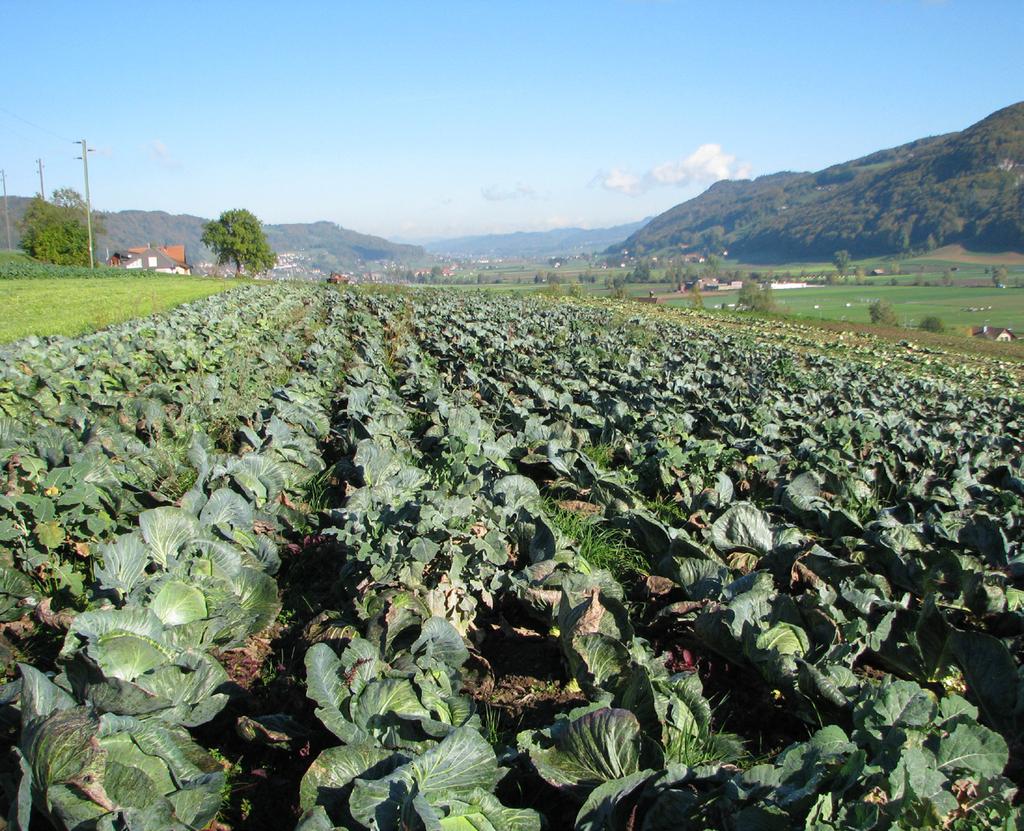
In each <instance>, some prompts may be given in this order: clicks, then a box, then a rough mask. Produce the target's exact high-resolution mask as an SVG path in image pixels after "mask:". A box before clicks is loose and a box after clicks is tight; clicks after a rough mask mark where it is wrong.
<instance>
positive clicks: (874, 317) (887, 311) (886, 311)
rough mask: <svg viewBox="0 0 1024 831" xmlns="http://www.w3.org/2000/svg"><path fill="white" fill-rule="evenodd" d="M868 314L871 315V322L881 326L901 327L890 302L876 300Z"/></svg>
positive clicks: (869, 308)
mask: <svg viewBox="0 0 1024 831" xmlns="http://www.w3.org/2000/svg"><path fill="white" fill-rule="evenodd" d="M868 314H869V315H871V322H872V323H877V324H878V325H879V326H899V325H900V323H899V320H897V318H896V310H895V309H893V307H892V303H890V302H889V301H888V300H875V301H874V302H873V303H872V304H871V305H870V306H868Z"/></svg>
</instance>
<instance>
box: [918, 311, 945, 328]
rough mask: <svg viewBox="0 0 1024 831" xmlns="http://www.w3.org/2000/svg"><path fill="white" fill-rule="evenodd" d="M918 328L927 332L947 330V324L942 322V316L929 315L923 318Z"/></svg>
mask: <svg viewBox="0 0 1024 831" xmlns="http://www.w3.org/2000/svg"><path fill="white" fill-rule="evenodd" d="M917 328H918V329H924V331H926V332H945V331H946V324H945V323H943V322H942V318H941V317H939V316H938V315H927V316H925V317H924V318H922V320H921V322H920V323H919V324H918V326H917Z"/></svg>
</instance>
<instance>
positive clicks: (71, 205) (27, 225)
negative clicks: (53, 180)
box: [21, 188, 103, 266]
mask: <svg viewBox="0 0 1024 831" xmlns="http://www.w3.org/2000/svg"><path fill="white" fill-rule="evenodd" d="M85 210H86V208H85V200H84V199H82V197H81V195H80V194H79V193H78V191H75V190H72V189H71V188H60V189H59V190H55V191H54V192H53V200H52V201H50V202H47V201H46V200H45V199H43V198H42V197H41V196H36V197H35V198H34V199H33V200H32V201H31V202H29V205H28V208H26V210H25V215H24V217H22V220H21V247H22V249H23V250H24V251H25V252H26V253H27V254H28V255H29V256H30V257H35V259H37V260H40V261H42V262H44V263H54V264H55V265H78V266H87V265H89V232H88V230H87V227H86V213H85ZM93 229H94V231H95V233H97V234H102V233H103V226H102V225H101V224H100V223H99V221H98V220H95V221H94V222H93Z"/></svg>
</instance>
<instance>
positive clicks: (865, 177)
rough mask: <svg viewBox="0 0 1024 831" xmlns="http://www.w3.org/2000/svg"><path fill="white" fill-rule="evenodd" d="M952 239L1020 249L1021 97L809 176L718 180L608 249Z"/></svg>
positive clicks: (888, 250) (794, 249)
mask: <svg viewBox="0 0 1024 831" xmlns="http://www.w3.org/2000/svg"><path fill="white" fill-rule="evenodd" d="M949 243H959V244H961V245H963V246H965V247H966V248H969V249H973V250H980V251H1008V250H1009V251H1024V102H1022V103H1018V104H1014V105H1013V106H1010V107H1006V108H1005V109H1002V110H999V111H998V112H996V113H993V114H992V115H990V116H989V117H988V118H985V119H984V120H982V121H980V122H978V123H977V124H975V125H973V126H971V127H968V128H967V129H966V130H963V131H962V132H958V133H949V134H947V135H943V136H936V137H933V138H925V139H920V140H919V141H914V142H911V143H909V144H904V145H902V146H900V147H895V148H893V149H891V150H882V151H880V152H877V153H873V154H871V155H870V156H865V157H864V158H862V159H856V160H854V161H851V162H845V163H843V164H838V165H834V166H832V167H829V168H826V169H825V170H821V171H819V172H817V173H788V172H787V173H775V174H772V175H769V176H761V177H759V178H757V179H754V180H743V181H721V182H717V183H716V184H714V185H712V186H711V187H710V188H708V189H707V190H706V191H705V192H704V193H702V194H701V195H700V196H697V197H695V198H694V199H690V200H689V201H687V202H683V203H682V204H680V205H676V206H675V207H674V208H671V209H670V210H668V211H666V212H665V213H663V214H661V215H660V216H657V217H655V218H654V219H652V220H651V221H650V222H649V223H648V224H647V225H646V226H644V227H643V228H642V229H640V230H639V231H637V232H636V233H635V234H633V235H632V236H630V237H629V239H627V240H626V241H625V242H623V243H621V244H619V245H616V246H613V247H612V248H611V250H612V251H615V252H618V251H621V250H623V249H626V250H628V251H629V252H630V253H631V254H632V253H638V254H645V253H647V254H649V253H654V252H657V251H667V250H676V251H678V250H680V249H681V248H682V249H685V248H689V247H696V248H708V249H712V250H715V249H719V248H723V247H725V248H728V250H729V253H730V256H740V257H744V258H746V259H748V260H763V261H771V260H775V261H782V260H791V259H805V258H806V259H829V258H831V256H832V254H833V253H834V252H835V251H836V250H838V249H844V248H845V249H847V250H848V251H850V252H851V254H853V256H855V257H866V256H879V255H887V254H900V253H907V252H911V251H926V250H929V249H931V248H935V247H937V246H939V245H945V244H949Z"/></svg>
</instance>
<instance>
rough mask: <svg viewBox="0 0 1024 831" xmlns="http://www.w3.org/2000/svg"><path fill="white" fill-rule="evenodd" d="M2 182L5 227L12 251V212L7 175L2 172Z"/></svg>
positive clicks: (0, 173)
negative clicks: (8, 205)
mask: <svg viewBox="0 0 1024 831" xmlns="http://www.w3.org/2000/svg"><path fill="white" fill-rule="evenodd" d="M0 182H3V185H4V225H6V226H7V249H8V250H11V247H12V246H11V212H10V211H9V210H8V209H7V173H6V172H5V171H3V170H0Z"/></svg>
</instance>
